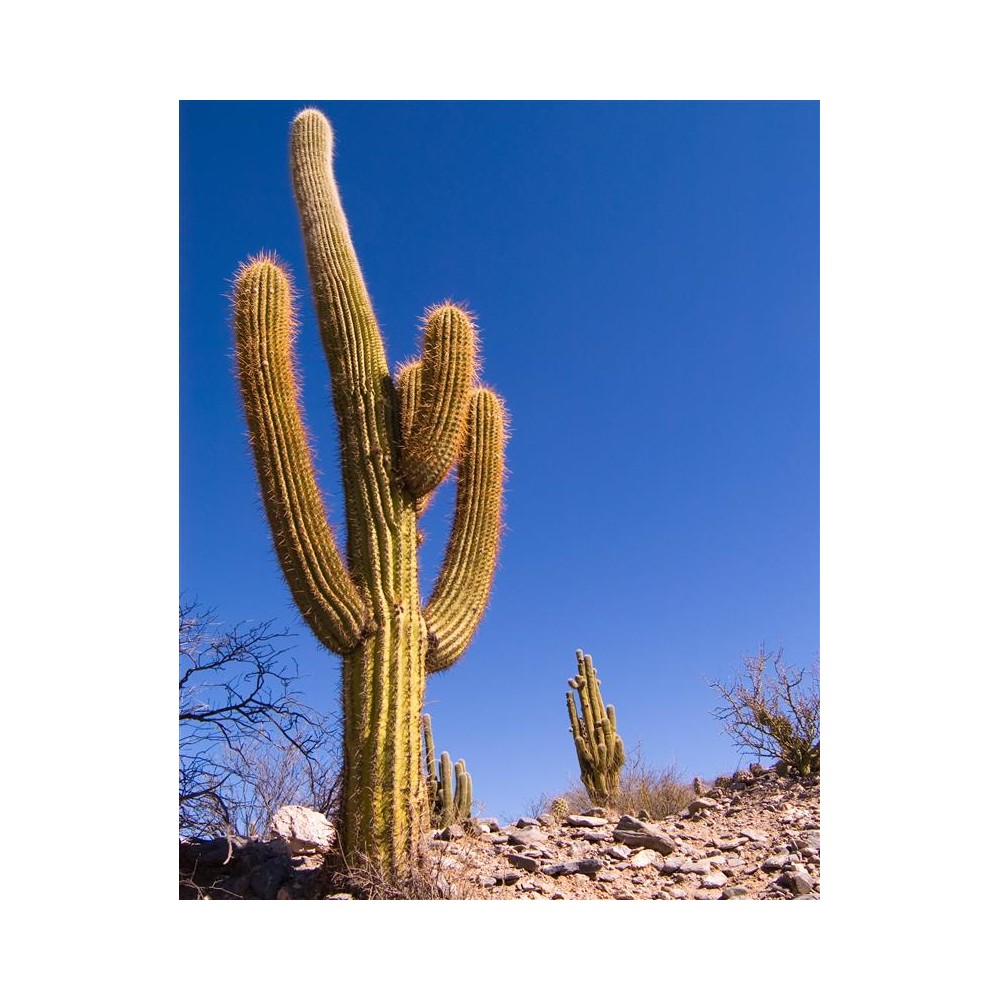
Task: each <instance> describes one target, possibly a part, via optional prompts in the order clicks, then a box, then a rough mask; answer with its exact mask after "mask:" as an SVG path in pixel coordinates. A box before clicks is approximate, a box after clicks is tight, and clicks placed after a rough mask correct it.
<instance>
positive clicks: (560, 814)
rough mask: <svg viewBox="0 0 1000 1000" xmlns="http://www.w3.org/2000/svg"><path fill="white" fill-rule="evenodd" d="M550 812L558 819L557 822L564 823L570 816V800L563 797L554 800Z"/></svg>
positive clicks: (550, 804) (550, 805)
mask: <svg viewBox="0 0 1000 1000" xmlns="http://www.w3.org/2000/svg"><path fill="white" fill-rule="evenodd" d="M549 812H550V813H552V815H553V816H554V817H555V818H556V820H557V822H559V823H563V822H565V820H566V817H567V816H568V815H569V800H568V799H565V798H564V797H563V796H561V795H560V796H559V797H558V798H555V799H553V800H552V801H551V802H550V803H549Z"/></svg>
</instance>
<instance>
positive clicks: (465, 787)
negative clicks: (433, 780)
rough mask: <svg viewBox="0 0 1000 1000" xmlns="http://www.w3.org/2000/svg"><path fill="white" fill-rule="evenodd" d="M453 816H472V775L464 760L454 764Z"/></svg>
mask: <svg viewBox="0 0 1000 1000" xmlns="http://www.w3.org/2000/svg"><path fill="white" fill-rule="evenodd" d="M455 786H456V788H455V816H456V818H457V819H469V817H471V816H472V776H471V775H470V774H469V772H468V771H467V770H466V767H465V761H464V760H460V761H458V762H457V763H456V764H455Z"/></svg>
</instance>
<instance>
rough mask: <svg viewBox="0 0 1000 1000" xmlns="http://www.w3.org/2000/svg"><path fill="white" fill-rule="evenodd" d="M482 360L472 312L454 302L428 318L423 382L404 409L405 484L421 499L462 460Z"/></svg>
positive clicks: (426, 321)
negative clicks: (477, 347)
mask: <svg viewBox="0 0 1000 1000" xmlns="http://www.w3.org/2000/svg"><path fill="white" fill-rule="evenodd" d="M476 355H477V351H476V331H475V327H474V326H473V323H472V318H471V317H470V316H469V314H468V313H466V312H465V311H464V310H462V309H459V308H458V307H457V306H453V305H450V304H448V303H446V304H444V305H441V306H437V307H436V308H434V309H432V310H430V311H429V312H428V313H427V315H426V316H425V318H424V342H423V354H422V356H421V360H420V369H419V379H418V384H417V385H416V386H415V387H414V388H415V393H412V394H411V395H412V396H415V398H411V399H409V400H407V402H406V404H404V405H406V406H407V409H408V412H407V413H406V418H405V419H404V421H403V429H404V436H403V444H402V450H401V456H400V458H401V461H400V464H401V469H402V475H403V479H404V480H405V482H406V486H407V489H408V490H409V491H410V493H411V495H412V496H413V497H414V498H415V499H419V498H420V497H423V496H426V495H427V494H428V493H430V492H431V491H432V490H433V489H435V487H437V486H438V485H440V483H441V482H442V481H443V480H444V478H445V476H447V474H448V472H449V471H450V469H451V468H452V467H453V466H454V464H455V461H456V459H457V458H458V456H459V453H460V451H461V447H462V443H463V440H464V438H465V434H466V426H467V421H466V415H467V412H468V408H469V399H470V397H471V395H472V386H473V380H474V379H475V376H476V366H477V357H476ZM414 403H415V404H416V405H415V406H414Z"/></svg>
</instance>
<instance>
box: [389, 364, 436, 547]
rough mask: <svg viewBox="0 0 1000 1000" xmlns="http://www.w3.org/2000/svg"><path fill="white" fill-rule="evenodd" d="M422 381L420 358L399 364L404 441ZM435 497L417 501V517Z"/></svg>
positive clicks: (408, 432)
mask: <svg viewBox="0 0 1000 1000" xmlns="http://www.w3.org/2000/svg"><path fill="white" fill-rule="evenodd" d="M420 381H421V364H420V361H419V360H417V361H407V362H406V363H405V364H403V365H400V366H399V369H398V371H397V372H396V396H397V398H398V400H399V434H400V438H401V440H402V441H406V439H407V437H408V436H409V434H410V430H411V428H412V427H413V421H414V419H415V417H416V414H417V406H418V405H419V402H420ZM433 498H434V493H433V491H431V492H429V493H425V494H424V495H423V496H422V497H420V499H419V500H418V501H417V517H423V515H424V512H425V511H426V510H427V508H428V507H429V506H430V503H431V500H432V499H433ZM421 540H422V539H421Z"/></svg>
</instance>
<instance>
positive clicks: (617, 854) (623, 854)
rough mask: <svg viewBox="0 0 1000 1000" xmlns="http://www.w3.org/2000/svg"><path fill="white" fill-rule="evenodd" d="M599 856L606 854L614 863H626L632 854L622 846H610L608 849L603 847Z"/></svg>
mask: <svg viewBox="0 0 1000 1000" xmlns="http://www.w3.org/2000/svg"><path fill="white" fill-rule="evenodd" d="M601 854H606V855H607V856H608V857H609V858H614V859H615V861H628V859H629V857H631V855H632V852H631V851H630V850H629V849H628V848H627V847H626V846H625V845H624V844H612V845H611V846H610V847H605V848H604V850H603V851H601Z"/></svg>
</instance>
